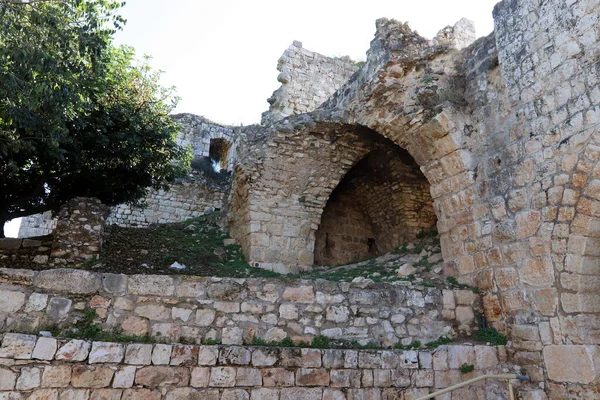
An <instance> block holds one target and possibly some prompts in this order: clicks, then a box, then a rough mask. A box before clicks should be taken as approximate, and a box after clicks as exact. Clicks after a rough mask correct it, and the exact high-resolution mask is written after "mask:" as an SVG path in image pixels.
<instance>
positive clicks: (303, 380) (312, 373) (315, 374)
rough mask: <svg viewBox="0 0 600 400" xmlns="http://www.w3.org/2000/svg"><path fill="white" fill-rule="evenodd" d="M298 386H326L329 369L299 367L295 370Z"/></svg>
mask: <svg viewBox="0 0 600 400" xmlns="http://www.w3.org/2000/svg"><path fill="white" fill-rule="evenodd" d="M296 385H298V386H328V385H329V371H328V370H327V369H324V368H300V369H298V370H297V371H296Z"/></svg>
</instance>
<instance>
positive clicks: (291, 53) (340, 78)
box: [261, 41, 358, 125]
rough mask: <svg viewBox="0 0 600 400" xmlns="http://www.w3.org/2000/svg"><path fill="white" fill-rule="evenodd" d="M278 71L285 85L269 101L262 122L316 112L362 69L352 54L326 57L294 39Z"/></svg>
mask: <svg viewBox="0 0 600 400" xmlns="http://www.w3.org/2000/svg"><path fill="white" fill-rule="evenodd" d="M277 70H278V71H280V74H279V75H278V76H277V80H278V81H279V82H281V87H280V88H279V89H277V90H276V91H275V92H274V93H273V95H272V96H271V97H270V98H269V99H268V100H267V102H269V104H270V107H269V110H268V111H266V112H264V113H263V115H262V120H261V123H262V125H268V124H270V123H273V122H275V121H279V120H282V119H284V118H285V117H289V116H291V115H296V114H301V113H305V112H309V111H313V110H314V109H316V108H317V107H318V106H320V105H321V104H322V103H323V102H324V101H325V100H327V99H328V98H329V96H331V95H332V94H333V93H334V92H335V91H336V90H337V89H338V88H339V87H340V86H342V85H343V84H344V83H345V82H346V81H347V80H348V79H349V78H350V76H352V74H353V73H354V72H356V71H357V70H358V65H357V64H356V63H354V62H353V61H352V60H351V59H350V58H349V57H341V58H337V57H333V58H332V57H326V56H323V55H321V54H319V53H315V52H312V51H310V50H306V49H304V48H303V47H302V43H300V42H298V41H294V43H293V44H292V45H291V46H290V47H289V48H288V49H287V50H286V51H285V52H284V53H283V55H282V56H281V58H280V59H279V61H278V63H277Z"/></svg>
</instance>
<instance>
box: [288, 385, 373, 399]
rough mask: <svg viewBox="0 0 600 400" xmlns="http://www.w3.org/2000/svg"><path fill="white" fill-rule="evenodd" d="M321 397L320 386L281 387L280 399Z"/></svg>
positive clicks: (321, 390)
mask: <svg viewBox="0 0 600 400" xmlns="http://www.w3.org/2000/svg"><path fill="white" fill-rule="evenodd" d="M322 397H323V389H320V388H283V389H281V397H280V400H298V399H302V400H322ZM374 400H375V399H374Z"/></svg>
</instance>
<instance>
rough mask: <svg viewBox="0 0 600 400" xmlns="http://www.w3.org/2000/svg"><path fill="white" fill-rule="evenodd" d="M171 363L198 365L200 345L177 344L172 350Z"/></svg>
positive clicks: (186, 365) (188, 365)
mask: <svg viewBox="0 0 600 400" xmlns="http://www.w3.org/2000/svg"><path fill="white" fill-rule="evenodd" d="M170 364H171V365H176V366H181V367H191V366H194V365H198V346H193V345H183V344H176V345H174V346H173V350H172V352H171V362H170Z"/></svg>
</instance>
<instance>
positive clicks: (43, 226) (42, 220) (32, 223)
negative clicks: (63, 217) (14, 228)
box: [17, 211, 56, 238]
mask: <svg viewBox="0 0 600 400" xmlns="http://www.w3.org/2000/svg"><path fill="white" fill-rule="evenodd" d="M55 228H56V218H52V211H46V212H45V213H42V214H34V215H30V216H28V217H25V218H21V225H19V232H18V234H17V235H18V237H20V238H29V237H35V236H46V235H49V234H51V233H52V232H53V231H54V229H55Z"/></svg>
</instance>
